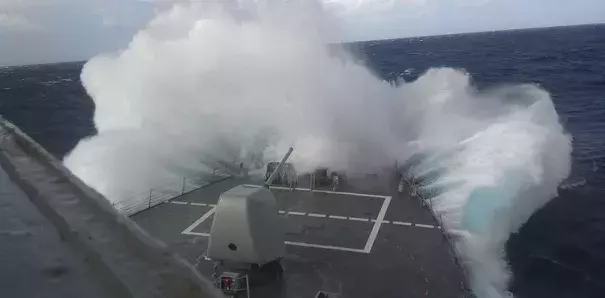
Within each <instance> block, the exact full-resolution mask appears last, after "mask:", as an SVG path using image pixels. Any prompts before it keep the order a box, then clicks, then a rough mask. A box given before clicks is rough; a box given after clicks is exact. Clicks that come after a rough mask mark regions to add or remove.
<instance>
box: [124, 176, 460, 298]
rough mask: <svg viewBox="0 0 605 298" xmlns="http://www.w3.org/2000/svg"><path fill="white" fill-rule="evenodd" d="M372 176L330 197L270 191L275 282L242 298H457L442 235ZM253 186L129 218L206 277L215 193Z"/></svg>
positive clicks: (416, 206) (228, 184)
mask: <svg viewBox="0 0 605 298" xmlns="http://www.w3.org/2000/svg"><path fill="white" fill-rule="evenodd" d="M388 180H389V179H381V178H380V177H378V176H367V177H359V178H358V179H357V180H355V179H354V178H352V179H350V180H349V181H348V184H347V186H343V187H341V189H339V190H338V191H332V190H329V189H327V188H328V187H324V188H321V187H319V189H317V188H316V189H315V190H314V191H309V188H308V183H307V182H305V181H304V179H303V180H301V181H299V186H300V187H299V188H298V189H297V190H296V191H291V190H289V189H288V188H286V187H272V191H273V193H274V195H275V198H276V200H277V205H278V208H279V213H280V215H281V218H282V219H283V227H284V229H285V231H286V244H287V255H286V257H285V258H284V259H283V260H282V261H281V264H282V266H283V268H284V275H283V280H282V281H281V283H279V282H274V283H270V284H267V285H261V286H256V287H253V288H252V289H251V291H250V294H251V297H266V298H271V297H284V298H285V297H288V298H295V297H301V298H303V297H304V298H308V297H315V295H316V294H317V292H318V291H324V292H328V293H334V294H338V295H340V296H330V297H343V298H344V297H350V298H356V297H359V298H362V297H363V298H368V297H381V298H383V297H439V298H443V297H466V295H467V292H466V291H465V289H464V277H463V274H462V272H461V270H460V268H459V267H458V266H457V265H456V263H455V261H454V259H453V257H452V254H451V253H450V248H449V246H448V244H447V243H446V241H445V240H444V238H443V235H442V231H441V229H440V227H439V226H438V224H437V223H436V222H435V221H434V220H433V218H432V216H431V214H430V212H429V211H428V210H426V209H425V208H423V207H422V206H421V204H420V202H419V201H418V198H413V197H410V196H409V195H407V193H406V192H404V194H400V193H397V192H395V190H396V187H395V186H394V185H393V184H392V183H391V182H390V181H388ZM260 182H261V181H255V180H254V179H250V178H247V179H243V178H232V179H228V180H225V181H221V182H218V183H215V184H213V185H210V186H208V187H205V188H202V189H199V190H197V191H195V192H192V193H189V194H187V195H185V196H182V197H179V198H176V199H174V200H172V201H170V202H168V203H165V204H161V205H159V206H157V207H154V208H151V209H149V210H147V211H144V212H142V213H139V214H137V215H134V216H132V217H131V219H133V220H134V221H135V222H137V223H138V224H139V225H140V226H141V227H142V228H144V229H145V230H147V231H148V232H149V233H150V234H152V235H153V236H156V237H158V238H160V239H161V240H163V241H165V242H166V243H167V244H168V245H169V246H170V247H171V249H172V250H174V251H176V252H177V253H179V254H180V255H182V256H184V257H185V258H187V259H188V260H189V261H191V262H192V263H194V264H195V265H196V267H197V268H198V269H199V270H200V272H201V273H202V274H204V275H205V276H207V277H209V278H210V277H211V275H212V271H213V263H212V261H209V260H206V259H205V258H204V256H203V255H204V253H205V251H206V248H207V245H208V234H209V233H210V228H211V224H212V219H213V214H214V207H215V205H216V203H217V201H218V197H219V195H220V194H221V193H223V192H225V191H227V190H229V189H230V188H232V187H234V186H236V185H239V184H252V185H260Z"/></svg>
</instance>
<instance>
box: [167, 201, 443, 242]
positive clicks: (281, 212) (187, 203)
mask: <svg viewBox="0 0 605 298" xmlns="http://www.w3.org/2000/svg"><path fill="white" fill-rule="evenodd" d="M170 203H172V204H177V205H191V206H199V207H216V205H215V204H204V203H192V202H183V201H170ZM279 214H284V215H295V216H308V217H316V218H328V219H339V220H350V221H359V222H372V223H380V224H393V225H396V226H408V227H411V226H414V227H419V228H427V229H441V227H440V226H434V225H427V224H414V223H411V222H406V221H396V220H382V221H381V220H378V219H374V218H364V217H353V216H342V215H333V214H322V213H314V212H308V213H307V212H299V211H288V210H279ZM197 234H200V233H197ZM201 234H205V233H201ZM202 236H203V235H202Z"/></svg>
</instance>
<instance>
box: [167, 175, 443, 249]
mask: <svg viewBox="0 0 605 298" xmlns="http://www.w3.org/2000/svg"><path fill="white" fill-rule="evenodd" d="M271 188H272V189H278V190H290V189H289V188H287V187H273V186H272V187H271ZM297 190H298V191H311V190H309V189H305V188H298V189H297ZM312 192H318V193H328V194H336V195H345V196H353V197H369V198H381V199H383V201H382V206H381V207H380V211H379V212H378V216H377V217H376V218H363V217H353V216H343V215H334V214H323V213H314V212H301V211H290V210H279V214H281V215H283V216H285V217H287V216H300V217H314V218H325V219H334V220H348V221H357V222H367V223H372V224H373V225H372V230H371V231H370V235H369V237H368V240H367V241H366V244H365V246H364V248H362V249H360V248H350V247H341V246H331V245H323V244H313V243H305V242H293V241H286V242H285V243H286V244H288V245H293V246H300V247H310V248H320V249H328V250H339V251H348V252H356V253H365V254H369V253H371V251H372V247H373V246H374V242H375V241H376V238H377V237H378V234H379V232H380V228H381V227H382V225H383V224H393V225H398V226H408V227H420V228H427V229H433V228H437V229H439V228H440V227H439V226H433V225H427V224H414V223H411V222H405V221H396V220H385V219H384V218H385V216H386V213H387V211H388V208H389V205H390V203H391V197H390V196H381V195H370V194H360V193H349V192H337V191H329V190H312ZM170 203H172V204H177V205H189V206H199V207H211V209H210V210H209V211H208V212H206V213H205V214H203V215H202V216H201V217H200V218H199V219H198V220H196V221H195V222H194V223H192V224H191V225H190V226H189V227H187V228H186V229H185V230H184V231H183V232H181V234H184V235H194V236H203V237H208V236H210V234H209V233H200V232H194V231H193V230H194V229H195V228H196V227H198V226H199V225H200V224H202V223H203V222H204V221H205V220H207V219H208V218H210V217H211V216H212V215H213V214H214V211H215V210H216V205H215V204H205V203H194V202H183V201H175V200H173V201H170Z"/></svg>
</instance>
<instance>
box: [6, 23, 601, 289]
mask: <svg viewBox="0 0 605 298" xmlns="http://www.w3.org/2000/svg"><path fill="white" fill-rule="evenodd" d="M349 47H350V48H351V50H353V51H354V52H355V54H356V55H358V56H359V57H360V58H361V59H363V60H364V61H365V62H366V63H367V64H368V65H369V66H370V67H372V68H373V69H374V70H375V71H376V72H377V73H378V74H379V75H380V76H382V77H383V78H385V79H387V80H393V81H394V80H397V79H401V78H403V79H405V80H407V81H411V80H414V79H415V78H417V77H418V76H419V75H421V74H422V73H423V72H424V71H425V70H427V69H428V68H430V67H437V66H449V67H455V68H461V69H465V70H466V71H467V72H469V73H470V74H471V75H472V78H473V79H474V82H475V85H476V86H477V88H479V89H481V88H487V87H490V86H499V85H502V84H509V83H534V84H539V85H541V86H542V87H543V88H545V89H546V90H548V91H549V92H550V93H551V95H552V98H553V100H554V102H555V105H556V109H557V110H558V112H559V115H560V116H561V121H562V122H563V123H564V126H565V127H566V129H567V130H568V131H569V132H570V133H571V134H572V135H573V148H574V151H573V170H572V174H571V177H570V180H569V182H570V183H568V187H567V189H565V190H562V191H561V192H560V195H559V197H557V198H555V199H553V200H552V201H551V202H550V203H549V204H548V205H546V206H545V207H544V208H543V209H541V210H540V211H538V212H536V213H535V214H534V215H533V216H532V217H531V218H530V220H529V221H528V222H527V223H526V224H525V225H524V226H523V227H522V228H521V230H520V231H519V232H518V233H517V234H515V235H513V236H511V238H510V240H509V241H508V243H507V247H506V250H507V256H508V259H509V263H510V265H511V270H512V272H513V280H512V282H511V284H510V290H511V291H512V292H513V293H514V294H515V295H516V296H517V297H532V298H535V297H550V298H552V297H605V25H586V26H576V27H560V28H548V29H528V30H518V31H503V32H488V33H476V34H462V35H449V36H438V37H423V38H412V39H396V40H384V41H372V42H365V43H358V44H351V45H349ZM82 65H83V63H82V62H73V63H61V64H51V65H35V66H22V67H11V68H0V114H1V115H3V116H4V117H6V118H8V119H9V120H10V121H12V122H14V123H15V124H17V125H18V126H20V127H21V128H22V129H23V130H24V131H25V132H26V133H28V134H29V135H30V136H32V137H33V138H34V139H35V140H37V141H38V142H39V143H40V144H42V145H43V146H44V147H45V148H46V149H47V150H48V151H50V152H51V153H52V154H54V155H55V156H57V157H59V158H62V157H63V156H64V155H65V154H67V153H68V152H69V151H70V150H71V149H73V147H74V146H75V145H76V144H77V142H78V141H79V140H80V139H82V138H84V137H86V136H89V135H93V134H95V132H96V131H95V128H94V124H93V121H92V116H93V113H94V104H93V102H92V101H91V99H90V98H89V97H88V96H87V95H86V92H85V90H84V89H83V87H82V86H81V83H80V80H79V75H80V71H81V68H82Z"/></svg>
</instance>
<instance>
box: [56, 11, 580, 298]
mask: <svg viewBox="0 0 605 298" xmlns="http://www.w3.org/2000/svg"><path fill="white" fill-rule="evenodd" d="M230 3H232V4H233V3H235V2H230ZM330 23H331V22H330V21H329V18H327V17H326V14H325V13H324V12H322V9H321V6H320V5H317V4H316V3H314V2H313V1H299V2H296V1H292V2H288V3H287V4H284V3H281V4H280V3H278V2H275V1H269V2H262V1H257V2H256V3H255V4H254V5H252V4H248V5H247V7H243V6H239V7H235V6H233V5H231V6H230V7H225V6H219V7H216V6H208V4H203V3H202V4H187V5H177V6H175V7H174V8H172V9H171V10H169V11H167V12H164V13H161V14H159V15H158V16H157V17H156V18H155V19H154V20H153V21H152V22H151V23H150V24H149V25H148V26H147V27H146V28H144V29H143V30H141V31H140V32H139V33H138V34H137V35H136V36H135V37H134V38H133V40H132V42H131V43H130V44H129V45H128V47H127V48H126V49H124V50H123V51H121V52H119V53H115V54H113V55H105V56H99V57H96V58H94V59H92V60H90V61H89V62H88V63H87V64H86V65H85V67H84V69H83V71H82V82H83V84H84V86H85V88H86V90H87V92H88V93H89V94H90V96H91V97H92V98H93V100H94V102H95V105H96V111H95V117H94V121H95V124H96V126H97V129H98V135H96V136H93V137H91V138H89V139H85V140H82V141H81V142H80V143H79V144H78V146H77V147H76V148H75V149H74V150H73V151H72V152H71V153H70V154H69V155H68V156H67V157H66V159H65V163H66V165H67V166H68V167H69V168H70V169H71V170H72V171H73V172H74V173H75V174H77V175H78V176H79V177H80V178H82V179H83V180H84V181H86V182H87V183H88V184H89V185H91V186H92V187H94V188H95V189H97V190H98V191H99V192H101V193H103V194H104V195H105V196H106V197H107V198H108V199H110V200H115V199H118V198H122V197H125V196H128V194H131V193H132V192H138V191H140V190H144V189H148V188H151V187H153V186H154V185H158V184H161V183H162V182H163V181H165V180H167V179H172V178H174V177H178V176H182V175H186V174H188V173H193V172H200V171H203V170H204V169H205V167H206V166H207V165H209V164H212V163H213V162H214V161H216V160H227V159H229V160H232V159H233V158H239V159H246V158H248V159H249V158H250V156H251V155H253V153H254V156H255V157H256V158H257V159H261V160H262V161H263V162H267V161H270V160H276V159H278V158H279V155H280V154H282V153H283V152H285V151H286V150H287V148H288V147H290V146H293V147H294V148H296V150H295V153H294V154H293V156H292V158H291V160H292V161H293V162H294V163H295V164H296V165H297V168H300V169H303V170H305V169H306V170H310V169H312V168H314V167H316V166H318V165H326V166H330V167H334V168H337V169H344V170H347V171H353V172H363V171H367V170H371V169H372V168H379V167H383V166H390V165H392V164H393V161H394V160H398V161H399V162H401V163H405V162H406V161H407V162H410V161H411V160H412V159H411V158H412V157H413V156H417V155H419V154H421V155H423V156H425V158H423V159H421V160H420V161H417V162H415V164H414V165H413V167H412V169H411V171H412V173H413V174H414V175H416V176H417V177H423V176H427V175H428V176H431V177H432V178H431V179H428V180H427V182H426V183H425V184H424V187H425V188H432V189H437V188H438V189H440V190H441V191H440V192H439V193H438V194H437V195H436V196H435V197H434V198H432V202H433V206H434V208H435V210H436V211H437V213H438V214H440V215H441V216H443V219H444V221H445V223H446V228H448V229H450V230H459V231H463V233H461V235H462V236H461V237H460V238H459V240H458V245H459V246H460V248H461V249H462V251H463V252H464V254H463V257H464V261H465V262H466V263H467V264H468V265H469V267H470V269H471V273H470V275H471V283H472V287H473V290H474V292H475V293H476V294H477V295H478V296H479V297H490V298H491V297H505V296H507V295H509V293H508V292H507V282H508V279H509V273H508V269H507V265H506V261H505V259H504V252H503V250H504V248H503V247H504V243H505V242H506V240H507V239H508V236H509V235H510V233H512V232H515V231H516V230H517V229H518V228H519V227H520V226H521V225H522V224H523V223H524V222H525V221H526V220H527V219H528V218H529V216H530V215H531V214H532V213H533V212H534V211H535V210H536V209H538V208H540V207H541V206H543V205H544V204H545V203H546V202H547V201H548V200H549V199H551V198H553V197H554V196H556V191H557V185H558V184H559V183H560V181H562V180H563V179H564V178H565V177H566V176H567V175H568V172H569V167H570V155H571V145H570V137H569V136H568V135H566V134H565V133H564V130H563V128H562V126H561V125H560V124H559V119H558V115H557V113H556V111H555V109H554V106H553V104H552V101H551V99H550V97H549V95H548V93H547V92H545V91H543V90H541V89H539V88H538V87H536V86H532V85H522V86H508V87H502V88H499V89H497V90H488V91H482V92H479V91H477V90H476V89H475V88H473V86H472V83H471V80H470V77H469V75H468V74H466V73H465V72H464V71H461V70H454V69H448V68H441V69H430V70H428V71H427V72H426V73H425V74H424V75H423V76H421V77H420V78H419V79H418V80H416V81H415V82H411V83H405V82H400V84H396V85H394V84H391V83H388V82H385V81H382V80H380V79H378V78H377V77H376V76H375V75H373V73H372V72H371V71H369V70H368V69H366V68H365V67H364V66H363V65H362V64H361V63H358V62H357V61H355V59H353V58H352V57H350V56H349V55H347V54H346V52H345V51H344V50H338V49H335V47H334V46H331V47H328V46H327V42H328V41H329V38H331V37H332V36H333V34H334V31H330V32H329V34H328V33H326V32H327V31H325V30H326V28H329V27H330ZM435 173H437V174H435Z"/></svg>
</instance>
